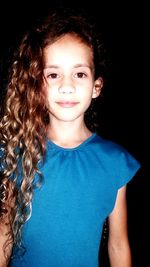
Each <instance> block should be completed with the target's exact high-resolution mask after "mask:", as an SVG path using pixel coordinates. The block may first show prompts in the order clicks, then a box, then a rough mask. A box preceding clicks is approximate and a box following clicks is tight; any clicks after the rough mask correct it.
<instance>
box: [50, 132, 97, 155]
mask: <svg viewBox="0 0 150 267" xmlns="http://www.w3.org/2000/svg"><path fill="white" fill-rule="evenodd" d="M96 135H97V134H96V133H92V134H91V135H90V136H89V137H88V138H87V139H85V140H84V141H83V142H82V143H81V144H79V145H77V146H75V147H63V146H60V145H57V144H56V143H54V142H53V141H51V140H50V139H47V142H48V146H50V147H51V148H55V149H57V150H63V151H73V150H78V149H80V148H82V147H84V146H85V145H87V143H89V142H90V141H91V140H92V139H93V138H94V137H95V136H96Z"/></svg>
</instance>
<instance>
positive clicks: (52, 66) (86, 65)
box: [44, 63, 92, 70]
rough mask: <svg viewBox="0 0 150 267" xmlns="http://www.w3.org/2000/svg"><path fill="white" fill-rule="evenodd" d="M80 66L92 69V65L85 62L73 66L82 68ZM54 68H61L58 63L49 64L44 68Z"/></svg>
mask: <svg viewBox="0 0 150 267" xmlns="http://www.w3.org/2000/svg"><path fill="white" fill-rule="evenodd" d="M80 67H86V68H89V69H91V70H92V66H90V65H89V64H83V63H82V64H75V65H74V66H73V68H80ZM52 68H54V69H59V68H60V67H59V66H58V65H47V66H45V67H44V69H52Z"/></svg>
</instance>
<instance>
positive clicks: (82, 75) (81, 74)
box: [76, 72, 86, 78]
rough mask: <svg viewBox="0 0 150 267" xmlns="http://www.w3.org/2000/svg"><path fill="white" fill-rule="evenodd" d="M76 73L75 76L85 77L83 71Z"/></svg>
mask: <svg viewBox="0 0 150 267" xmlns="http://www.w3.org/2000/svg"><path fill="white" fill-rule="evenodd" d="M76 75H77V78H85V77H86V75H85V73H83V72H78V73H77V74H76Z"/></svg>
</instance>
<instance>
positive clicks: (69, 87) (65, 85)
mask: <svg viewBox="0 0 150 267" xmlns="http://www.w3.org/2000/svg"><path fill="white" fill-rule="evenodd" d="M74 92H75V86H74V84H73V81H72V80H71V79H63V81H62V83H61V85H60V86H59V93H61V94H71V93H74Z"/></svg>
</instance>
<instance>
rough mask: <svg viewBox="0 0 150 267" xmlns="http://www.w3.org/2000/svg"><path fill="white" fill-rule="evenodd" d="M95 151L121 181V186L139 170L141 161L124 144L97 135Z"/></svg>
mask: <svg viewBox="0 0 150 267" xmlns="http://www.w3.org/2000/svg"><path fill="white" fill-rule="evenodd" d="M93 141H94V142H93V146H94V147H95V148H94V151H95V153H96V155H97V157H98V158H99V159H100V161H101V162H102V165H103V166H105V169H107V170H109V171H110V173H111V176H112V173H113V174H114V175H115V176H116V178H117V180H118V181H120V186H121V185H123V184H125V183H126V182H128V181H129V180H130V179H131V178H132V177H133V176H134V175H135V174H136V172H137V171H138V169H139V168H140V166H141V164H140V162H139V161H138V160H137V159H136V158H135V157H134V156H133V155H132V154H131V153H130V152H129V151H128V150H127V149H126V148H124V147H123V146H122V145H120V144H118V143H116V142H114V141H111V140H108V139H105V138H103V137H101V136H100V135H95V138H94V140H93Z"/></svg>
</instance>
